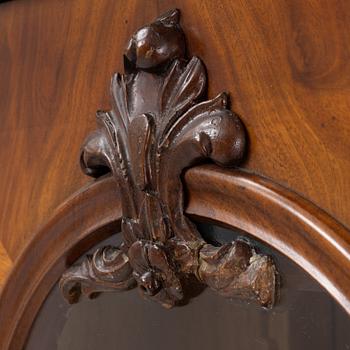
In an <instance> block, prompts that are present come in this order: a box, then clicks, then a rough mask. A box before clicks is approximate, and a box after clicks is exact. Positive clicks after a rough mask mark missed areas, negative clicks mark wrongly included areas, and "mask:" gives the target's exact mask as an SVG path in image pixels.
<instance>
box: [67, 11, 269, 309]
mask: <svg viewBox="0 0 350 350" xmlns="http://www.w3.org/2000/svg"><path fill="white" fill-rule="evenodd" d="M185 52H186V49H185V38H184V33H183V31H182V29H181V28H180V25H179V11H178V10H173V11H170V12H168V13H166V14H164V15H163V16H161V17H159V18H158V19H156V21H155V22H153V23H152V24H150V25H147V26H145V27H143V28H141V29H140V30H138V31H137V32H136V33H135V34H134V35H133V36H132V38H131V40H130V42H129V44H128V46H127V50H126V53H125V56H124V68H125V74H115V75H114V77H113V78H112V83H111V94H112V110H111V111H108V112H102V111H99V112H97V119H98V123H99V129H98V130H97V131H95V132H94V133H92V134H91V135H90V136H89V137H88V138H87V140H86V142H85V144H84V145H83V147H82V153H81V166H82V169H83V171H84V172H85V173H86V174H87V175H90V176H93V177H99V176H101V175H103V174H105V173H107V172H112V174H113V176H114V177H115V180H116V183H117V184H118V186H119V190H120V193H121V197H122V211H123V219H122V234H123V240H124V242H123V244H122V245H121V246H120V247H119V248H112V247H107V248H104V249H103V250H98V251H97V252H96V253H95V254H94V256H92V257H91V256H88V257H87V258H86V260H85V261H83V262H82V264H80V265H77V266H73V267H71V268H70V269H69V270H68V271H67V272H66V273H65V274H64V275H63V276H62V278H61V281H60V286H61V289H62V291H63V294H64V296H65V297H66V298H67V300H68V301H69V302H76V301H77V300H78V299H79V295H80V293H84V294H87V295H94V294H95V293H96V292H101V291H110V290H123V289H128V288H131V287H133V286H134V284H137V286H138V288H139V289H140V292H141V294H142V295H143V296H145V297H146V298H148V299H152V300H155V301H158V302H159V303H160V304H162V305H163V306H165V307H172V306H174V305H176V304H179V303H181V302H182V300H183V299H184V298H185V295H184V288H183V286H184V281H185V280H188V279H189V278H193V277H195V278H197V279H198V281H199V282H201V283H203V284H206V285H207V286H209V287H210V288H212V289H213V290H215V291H217V292H218V293H219V294H221V295H223V296H226V297H233V296H240V297H244V298H248V299H256V300H258V301H259V302H260V303H261V305H263V306H266V307H271V306H272V305H273V303H274V296H275V289H276V269H275V265H274V263H273V261H272V259H271V258H270V257H267V256H264V255H260V254H257V253H256V252H255V250H254V248H253V247H251V246H250V245H249V244H248V243H247V242H246V241H243V240H237V241H235V242H232V243H230V244H225V245H223V246H221V247H214V246H212V245H210V244H207V243H206V242H205V241H204V240H203V238H202V237H201V235H200V234H199V232H198V231H197V229H196V227H195V225H194V224H193V223H191V222H190V220H189V219H188V218H187V217H186V216H185V215H184V198H183V188H182V182H181V175H182V173H183V171H184V169H186V168H188V167H190V166H193V165H195V164H198V163H200V162H203V161H204V160H210V161H213V162H215V163H216V164H218V165H220V166H232V165H236V164H238V163H239V162H240V161H241V160H242V158H243V156H244V152H245V147H246V135H245V129H244V126H243V124H242V122H241V120H240V119H239V117H238V116H237V115H236V114H234V113H233V112H231V111H230V110H229V109H228V108H227V95H226V94H225V93H221V94H219V95H218V96H217V97H215V98H214V99H212V100H207V101H203V97H204V95H205V89H206V73H205V67H204V65H203V63H202V62H201V60H200V59H199V58H197V57H192V58H191V59H187V58H186V54H185Z"/></svg>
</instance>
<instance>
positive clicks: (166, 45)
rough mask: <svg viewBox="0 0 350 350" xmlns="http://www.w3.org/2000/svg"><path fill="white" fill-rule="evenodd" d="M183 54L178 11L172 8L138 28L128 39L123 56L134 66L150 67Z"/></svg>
mask: <svg viewBox="0 0 350 350" xmlns="http://www.w3.org/2000/svg"><path fill="white" fill-rule="evenodd" d="M184 55H185V40H184V34H183V32H182V30H181V28H180V26H179V11H178V10H172V11H169V12H167V13H165V14H164V15H163V16H161V17H159V18H158V19H157V20H156V21H155V22H154V23H152V24H150V25H147V26H145V27H143V28H141V29H139V30H138V31H137V32H136V33H135V34H134V35H133V36H132V38H131V39H130V41H129V43H128V45H127V49H126V52H125V57H126V58H127V60H128V61H129V63H131V64H132V65H134V66H135V67H136V68H140V69H152V68H155V67H158V66H160V65H163V64H166V63H170V62H171V61H172V60H174V59H175V58H182V57H184Z"/></svg>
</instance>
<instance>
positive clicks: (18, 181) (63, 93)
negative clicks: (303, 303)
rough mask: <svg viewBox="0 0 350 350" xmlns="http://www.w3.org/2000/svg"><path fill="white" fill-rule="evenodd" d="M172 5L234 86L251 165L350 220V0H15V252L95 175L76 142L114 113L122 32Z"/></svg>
mask: <svg viewBox="0 0 350 350" xmlns="http://www.w3.org/2000/svg"><path fill="white" fill-rule="evenodd" d="M174 7H178V8H180V9H181V10H182V14H183V15H182V27H183V29H184V31H185V33H186V36H187V39H188V44H189V47H190V51H191V55H198V56H199V57H201V58H202V59H203V60H204V61H205V63H206V66H207V68H208V74H209V96H210V97H213V95H214V93H215V92H217V91H222V90H226V91H228V92H229V93H230V95H231V97H232V100H233V110H235V111H237V112H238V113H239V114H240V115H241V117H242V120H243V121H244V123H245V125H246V126H247V129H248V132H249V136H250V151H249V155H250V157H249V159H248V160H247V161H246V163H245V164H244V167H246V168H248V169H251V170H253V171H255V172H258V173H259V174H263V175H265V176H268V177H271V178H273V179H274V180H276V181H277V182H279V183H282V184H283V185H285V186H289V187H290V188H292V189H294V190H295V191H297V192H299V193H301V194H302V195H304V196H305V197H307V198H308V199H310V200H312V201H313V202H315V203H316V204H317V205H319V206H320V207H322V208H323V209H325V210H326V211H328V212H329V213H331V214H332V215H333V216H335V217H336V218H338V219H339V220H340V221H342V222H343V223H344V224H345V225H347V226H350V197H349V195H348V193H349V191H350V174H349V169H350V156H349V148H350V118H349V114H350V98H349V96H350V64H349V62H350V51H349V49H348V43H349V41H350V20H349V19H350V2H349V1H346V0H337V1H335V0H334V1H331V0H329V1H326V0H325V1H321V0H318V1H308V2H304V1H294V0H289V1H272V0H271V1H268V0H263V1H253V0H252V1H250V0H246V1H230V0H222V1H220V2H218V1H212V0H205V1H204V0H201V1H199V0H197V1H194V0H181V1H180V0H176V1H175V0H172V1H170V0H166V1H145V0H139V1H136V0H128V1H121V0H120V1H116V0H89V1H85V0H64V1H59V0H47V1H40V0H37V1H34V0H32V1H30V0H26V1H14V2H8V3H4V4H1V5H0V76H1V77H2V80H1V83H0V111H1V126H0V161H1V164H2V165H3V166H2V181H1V182H0V197H1V198H2V200H1V201H0V240H1V241H2V242H3V245H4V247H5V249H6V251H7V252H8V255H9V256H10V257H11V258H12V259H14V258H16V257H17V256H18V254H19V252H20V251H21V250H22V249H23V247H24V246H25V244H26V243H27V242H28V240H29V239H30V238H31V236H32V235H33V233H34V232H35V230H37V228H38V227H39V226H40V225H41V224H42V223H43V222H45V220H46V219H47V218H48V217H49V216H50V214H51V213H52V211H53V209H54V208H56V207H57V206H58V205H59V204H60V203H61V202H63V200H64V199H65V198H67V197H68V196H69V195H70V194H71V193H73V192H74V191H75V190H77V189H78V188H80V187H81V186H82V185H83V184H85V183H87V182H88V181H89V180H88V178H86V177H84V176H83V175H82V174H81V172H80V170H79V166H78V162H77V157H78V150H79V147H80V145H81V144H82V141H83V139H84V137H85V136H86V135H87V134H88V132H89V131H90V130H93V129H94V128H95V118H94V113H95V110H96V109H109V108H110V105H109V97H108V96H109V94H108V85H109V81H110V77H111V76H112V73H113V72H115V71H121V70H122V61H121V55H120V53H121V52H122V50H123V48H124V45H125V43H126V41H127V38H129V36H130V35H131V34H132V32H134V30H135V29H136V28H138V27H140V26H142V25H144V24H145V23H148V22H150V21H151V20H153V19H154V18H155V17H157V15H159V14H160V13H162V12H164V11H165V10H167V9H169V8H174Z"/></svg>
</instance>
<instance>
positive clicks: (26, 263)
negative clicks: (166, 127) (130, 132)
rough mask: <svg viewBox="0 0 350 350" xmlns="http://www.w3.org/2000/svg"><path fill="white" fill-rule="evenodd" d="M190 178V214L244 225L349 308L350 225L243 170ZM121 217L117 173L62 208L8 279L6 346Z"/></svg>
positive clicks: (12, 345)
mask: <svg viewBox="0 0 350 350" xmlns="http://www.w3.org/2000/svg"><path fill="white" fill-rule="evenodd" d="M185 183H186V185H187V189H188V199H189V200H188V206H187V210H186V212H187V214H189V215H191V216H194V217H197V218H200V219H202V220H203V219H204V220H214V221H215V222H217V223H219V224H221V225H224V226H228V227H231V228H238V229H241V230H244V231H246V232H248V233H249V234H250V235H252V236H253V237H255V238H257V239H259V240H261V241H262V242H264V243H266V244H268V245H270V246H271V247H273V248H275V249H276V250H278V251H280V252H281V253H283V254H284V255H286V256H287V257H288V258H290V259H291V260H292V261H294V262H295V263H296V264H298V265H299V266H300V267H302V268H303V269H304V270H305V271H306V272H308V273H309V274H310V275H311V276H312V277H313V278H315V279H316V280H317V281H318V282H319V283H320V285H322V286H323V287H324V288H325V289H326V290H327V291H328V292H329V293H330V294H331V295H332V296H333V297H334V299H336V300H337V301H338V302H339V304H340V305H341V306H342V307H343V308H344V309H345V310H346V311H347V312H348V313H349V314H350V274H349V271H350V232H349V231H348V230H347V229H346V228H345V227H344V226H342V225H341V224H340V223H339V222H337V221H336V220H335V219H333V218H332V217H331V216H329V215H328V214H327V213H325V212H324V211H323V210H321V209H320V208H318V207H316V206H315V205H313V204H312V203H310V202H309V201H307V200H305V199H303V198H301V197H300V196H299V195H297V194H295V193H293V192H291V191H289V190H287V189H285V188H283V187H281V186H279V185H276V184H274V183H272V182H271V181H270V180H267V179H264V178H262V177H259V176H257V175H253V174H249V173H247V172H243V171H240V170H222V169H219V168H218V167H216V166H212V165H205V166H200V167H196V168H192V169H190V170H189V171H187V173H186V174H185ZM120 219H121V205H120V201H119V195H118V194H116V193H115V183H114V180H113V179H112V178H111V177H105V178H103V179H100V180H98V181H95V182H93V183H92V184H90V185H89V186H87V187H86V188H84V189H82V190H81V191H79V192H78V193H76V194H75V195H73V196H72V197H71V198H70V199H68V200H67V201H66V202H65V203H64V204H63V205H62V206H61V207H60V208H58V209H57V211H56V212H55V214H54V215H53V217H52V218H51V219H50V220H49V221H48V223H47V224H46V225H45V226H43V227H42V228H41V229H40V230H39V231H38V232H37V234H36V235H35V236H34V238H33V240H32V241H31V242H30V244H29V245H28V246H27V248H26V249H25V250H24V251H23V253H22V255H21V256H20V258H19V259H18V260H17V262H16V264H15V266H14V269H13V271H12V273H11V275H10V276H9V278H8V280H7V282H6V283H5V286H4V289H3V291H2V294H1V296H0V324H1V327H0V348H1V349H22V347H23V344H24V343H25V340H26V337H27V335H28V332H29V330H30V327H31V324H32V323H33V321H34V319H35V316H36V314H37V312H38V310H39V308H40V306H41V304H42V303H43V301H44V300H45V298H46V296H47V294H48V293H49V291H50V289H51V288H52V286H53V285H54V284H55V283H56V282H57V280H58V279H59V277H60V275H61V274H62V272H63V271H64V270H65V269H66V266H67V265H70V264H71V263H72V262H73V261H74V260H76V259H77V257H78V256H80V255H81V254H83V253H84V252H85V251H86V250H88V249H89V248H90V247H92V246H93V245H94V244H96V243H97V242H98V241H100V240H102V239H104V238H105V237H107V236H108V235H111V234H112V233H115V232H116V231H118V230H120ZM281 273H282V274H283V271H281Z"/></svg>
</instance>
